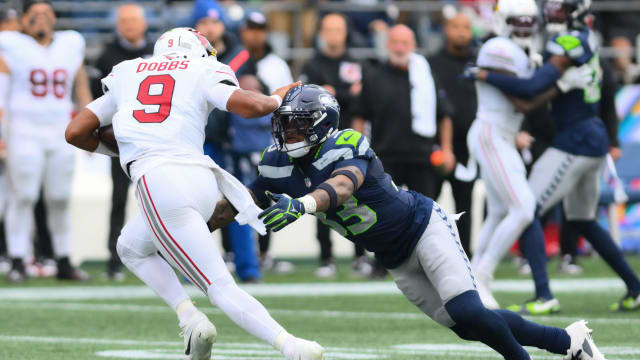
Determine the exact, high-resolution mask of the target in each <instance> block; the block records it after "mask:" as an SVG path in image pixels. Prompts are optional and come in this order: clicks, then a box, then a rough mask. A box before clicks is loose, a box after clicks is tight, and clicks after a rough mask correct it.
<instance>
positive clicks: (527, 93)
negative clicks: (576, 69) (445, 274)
mask: <svg viewBox="0 0 640 360" xmlns="http://www.w3.org/2000/svg"><path fill="white" fill-rule="evenodd" d="M571 65H572V61H571V59H570V58H569V57H568V56H564V55H554V56H552V57H550V58H549V61H547V62H546V63H545V64H544V65H543V66H542V67H541V68H539V69H538V70H536V72H535V73H534V74H533V76H532V77H530V78H528V79H521V78H516V77H512V76H505V75H502V74H499V73H496V72H493V71H488V70H485V69H480V70H479V71H477V72H476V74H475V78H476V79H478V80H485V81H486V82H488V83H489V84H491V85H493V86H495V87H497V88H499V89H500V90H502V91H504V92H505V93H507V94H509V95H513V96H519V97H527V98H530V97H534V96H536V95H540V94H542V93H543V92H544V91H546V90H548V89H549V88H550V87H552V86H554V84H555V83H556V81H558V79H560V77H561V76H562V74H563V73H564V72H565V70H567V69H568V68H569V67H571Z"/></svg>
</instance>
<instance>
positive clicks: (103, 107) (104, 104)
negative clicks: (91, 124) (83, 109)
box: [87, 92, 118, 127]
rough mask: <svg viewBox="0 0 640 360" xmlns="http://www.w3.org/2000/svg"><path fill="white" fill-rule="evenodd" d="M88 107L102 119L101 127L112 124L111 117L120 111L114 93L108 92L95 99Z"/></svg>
mask: <svg viewBox="0 0 640 360" xmlns="http://www.w3.org/2000/svg"><path fill="white" fill-rule="evenodd" d="M87 109H89V110H91V112H92V113H94V114H95V115H96V116H97V117H98V121H100V127H104V126H107V125H110V124H111V118H112V117H113V115H114V114H115V113H116V111H118V108H117V106H116V102H115V100H114V99H113V94H112V93H111V92H107V93H106V94H104V95H102V96H100V97H99V98H97V99H95V100H93V101H92V102H90V103H89V104H88V105H87Z"/></svg>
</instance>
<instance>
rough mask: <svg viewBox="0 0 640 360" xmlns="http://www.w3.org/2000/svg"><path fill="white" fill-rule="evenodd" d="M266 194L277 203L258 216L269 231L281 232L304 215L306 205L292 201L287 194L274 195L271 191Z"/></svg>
mask: <svg viewBox="0 0 640 360" xmlns="http://www.w3.org/2000/svg"><path fill="white" fill-rule="evenodd" d="M265 194H266V195H267V196H268V197H269V198H271V200H273V201H274V202H275V204H273V205H272V206H270V207H269V208H268V209H266V210H265V211H263V212H261V213H260V214H258V218H260V219H261V220H262V222H263V223H264V225H265V226H266V227H267V229H271V230H273V231H279V230H281V229H282V228H284V227H285V226H287V225H289V224H291V223H292V222H294V221H296V220H298V219H299V218H300V217H301V216H302V215H304V205H303V204H302V203H301V202H300V201H299V200H298V199H292V198H291V197H289V196H287V195H286V194H272V193H271V192H269V191H265Z"/></svg>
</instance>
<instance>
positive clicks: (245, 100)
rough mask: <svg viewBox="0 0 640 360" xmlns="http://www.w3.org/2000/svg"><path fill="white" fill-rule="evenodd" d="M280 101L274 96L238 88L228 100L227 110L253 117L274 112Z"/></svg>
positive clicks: (249, 117)
mask: <svg viewBox="0 0 640 360" xmlns="http://www.w3.org/2000/svg"><path fill="white" fill-rule="evenodd" d="M278 106H280V103H279V102H278V100H276V99H275V98H274V97H272V96H266V95H262V94H260V93H257V92H253V91H247V90H242V89H238V90H236V91H234V92H233V94H232V95H231V97H230V98H229V100H228V101H227V110H229V111H230V112H232V113H234V114H237V115H240V116H242V117H244V118H248V119H252V118H257V117H261V116H265V115H269V114H271V113H272V112H274V111H275V110H276V109H277V108H278Z"/></svg>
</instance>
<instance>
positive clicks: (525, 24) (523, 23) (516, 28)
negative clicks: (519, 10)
mask: <svg viewBox="0 0 640 360" xmlns="http://www.w3.org/2000/svg"><path fill="white" fill-rule="evenodd" d="M506 24H507V27H508V32H509V38H511V40H513V42H515V43H516V44H517V45H518V46H520V47H521V48H523V49H529V48H531V47H532V46H533V38H534V36H535V35H536V32H537V30H538V18H537V17H536V16H510V17H508V18H507V19H506Z"/></svg>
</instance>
